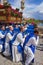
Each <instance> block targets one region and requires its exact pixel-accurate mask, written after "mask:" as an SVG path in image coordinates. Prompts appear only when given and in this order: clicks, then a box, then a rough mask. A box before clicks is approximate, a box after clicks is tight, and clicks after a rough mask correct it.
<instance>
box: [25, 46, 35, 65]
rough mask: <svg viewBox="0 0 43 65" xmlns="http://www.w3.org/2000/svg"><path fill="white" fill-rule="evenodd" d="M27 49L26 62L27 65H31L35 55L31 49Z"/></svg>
mask: <svg viewBox="0 0 43 65" xmlns="http://www.w3.org/2000/svg"><path fill="white" fill-rule="evenodd" d="M25 48H26V52H27V57H26V61H25V65H29V64H30V62H31V61H32V60H33V58H34V54H33V52H32V51H31V49H30V48H29V47H27V46H26V47H25Z"/></svg>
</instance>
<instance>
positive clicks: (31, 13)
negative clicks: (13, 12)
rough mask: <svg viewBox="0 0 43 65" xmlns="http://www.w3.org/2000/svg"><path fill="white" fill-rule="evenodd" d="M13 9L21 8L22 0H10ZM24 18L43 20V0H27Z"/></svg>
mask: <svg viewBox="0 0 43 65" xmlns="http://www.w3.org/2000/svg"><path fill="white" fill-rule="evenodd" d="M9 2H10V4H11V6H12V8H19V9H20V7H21V3H20V2H21V0H9ZM23 17H24V18H28V17H29V18H35V19H43V0H37V1H36V0H25V8H24V10H23Z"/></svg>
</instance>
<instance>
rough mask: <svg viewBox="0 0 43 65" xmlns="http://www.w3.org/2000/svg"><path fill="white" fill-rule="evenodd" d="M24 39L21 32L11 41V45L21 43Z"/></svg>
mask: <svg viewBox="0 0 43 65" xmlns="http://www.w3.org/2000/svg"><path fill="white" fill-rule="evenodd" d="M24 40H25V37H24V38H23V36H22V33H19V34H18V35H17V37H16V39H15V41H14V43H13V45H18V44H20V43H21V44H23V43H24Z"/></svg>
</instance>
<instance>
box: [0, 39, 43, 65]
mask: <svg viewBox="0 0 43 65" xmlns="http://www.w3.org/2000/svg"><path fill="white" fill-rule="evenodd" d="M40 43H41V44H42V43H43V40H42V39H41V40H40ZM0 65H22V64H21V63H20V62H19V63H14V62H12V61H11V60H10V59H8V58H6V57H3V56H2V55H1V54H0ZM34 65H43V51H40V50H36V53H35V63H34Z"/></svg>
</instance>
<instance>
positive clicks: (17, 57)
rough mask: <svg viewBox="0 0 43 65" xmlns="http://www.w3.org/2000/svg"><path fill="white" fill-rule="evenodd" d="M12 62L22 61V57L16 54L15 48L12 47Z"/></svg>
mask: <svg viewBox="0 0 43 65" xmlns="http://www.w3.org/2000/svg"><path fill="white" fill-rule="evenodd" d="M12 56H13V62H19V61H21V60H22V55H21V54H20V53H19V52H18V50H17V46H15V45H13V46H12Z"/></svg>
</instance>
